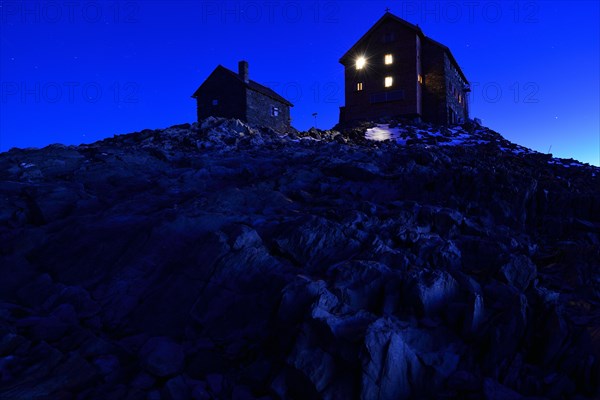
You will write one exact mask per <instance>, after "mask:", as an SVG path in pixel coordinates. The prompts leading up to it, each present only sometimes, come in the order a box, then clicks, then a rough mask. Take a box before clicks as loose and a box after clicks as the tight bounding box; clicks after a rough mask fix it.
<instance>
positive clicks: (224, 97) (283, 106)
mask: <svg viewBox="0 0 600 400" xmlns="http://www.w3.org/2000/svg"><path fill="white" fill-rule="evenodd" d="M192 97H193V98H195V99H196V104H197V114H198V121H200V120H202V119H205V118H207V117H209V116H211V115H212V116H214V117H224V118H237V119H239V120H241V121H244V122H247V123H250V124H254V125H258V126H268V127H271V128H273V129H275V130H277V131H280V132H287V131H288V130H289V129H290V121H291V120H290V107H293V105H292V103H290V102H289V101H287V100H286V99H284V98H283V97H281V96H280V95H278V94H277V93H275V92H274V91H273V90H271V89H269V88H268V87H266V86H263V85H261V84H259V83H256V82H254V81H253V80H250V79H249V78H248V63H247V62H246V61H240V62H239V65H238V73H237V74H236V73H235V72H233V71H231V70H229V69H227V68H225V67H223V66H221V65H219V66H218V67H217V68H215V70H214V71H213V72H212V73H211V74H210V75H209V76H208V78H206V80H205V81H204V83H202V85H200V87H199V88H198V89H197V90H196V91H195V92H194V94H193V95H192Z"/></svg>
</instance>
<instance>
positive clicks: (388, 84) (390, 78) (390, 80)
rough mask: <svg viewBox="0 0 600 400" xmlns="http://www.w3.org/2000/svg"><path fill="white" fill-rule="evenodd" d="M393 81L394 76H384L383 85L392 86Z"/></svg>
mask: <svg viewBox="0 0 600 400" xmlns="http://www.w3.org/2000/svg"><path fill="white" fill-rule="evenodd" d="M393 83H394V78H392V77H391V76H386V77H385V87H392V84H393Z"/></svg>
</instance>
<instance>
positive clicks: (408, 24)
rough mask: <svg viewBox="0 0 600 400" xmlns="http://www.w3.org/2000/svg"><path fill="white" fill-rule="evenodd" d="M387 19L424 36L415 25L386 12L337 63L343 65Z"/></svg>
mask: <svg viewBox="0 0 600 400" xmlns="http://www.w3.org/2000/svg"><path fill="white" fill-rule="evenodd" d="M387 19H392V20H394V21H396V22H399V23H401V24H402V25H404V26H406V27H407V28H409V29H412V30H414V31H415V32H416V33H417V34H419V35H421V36H425V35H424V34H423V31H421V28H419V27H418V26H417V25H413V24H411V23H410V22H408V21H405V20H403V19H402V18H400V17H396V16H395V15H394V14H392V13H391V12H389V11H386V13H385V14H383V16H382V17H381V18H379V20H378V21H377V22H375V24H374V25H373V26H372V27H371V28H370V29H369V30H368V31H367V32H366V33H365V34H364V35H362V36H361V37H360V39H358V40H357V41H356V43H354V45H353V46H352V47H350V50H348V51H347V52H346V53H344V55H343V56H342V57H340V60H339V62H340V63H342V64H343V62H342V61H343V60H344V59H346V58H347V57H349V56H351V55H352V54H353V50H354V49H355V48H356V47H358V45H359V44H360V43H361V42H362V41H363V40H364V39H366V38H367V37H369V36H370V35H371V33H373V32H374V31H375V30H377V28H379V26H380V25H381V24H383V22H384V21H386V20H387Z"/></svg>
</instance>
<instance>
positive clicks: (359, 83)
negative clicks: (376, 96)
mask: <svg viewBox="0 0 600 400" xmlns="http://www.w3.org/2000/svg"><path fill="white" fill-rule="evenodd" d="M362 85H363V83H362V82H358V83H357V84H356V90H357V91H359V92H360V91H361V90H362V89H363V88H362Z"/></svg>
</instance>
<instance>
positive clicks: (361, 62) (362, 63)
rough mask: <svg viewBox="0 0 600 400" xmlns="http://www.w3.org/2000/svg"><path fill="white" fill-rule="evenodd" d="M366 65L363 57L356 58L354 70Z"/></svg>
mask: <svg viewBox="0 0 600 400" xmlns="http://www.w3.org/2000/svg"><path fill="white" fill-rule="evenodd" d="M366 63H367V60H365V58H364V57H358V58H357V59H356V69H363V68H364V67H365V64H366Z"/></svg>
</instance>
